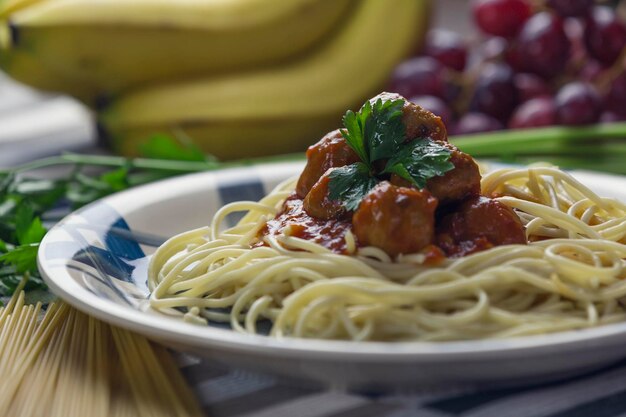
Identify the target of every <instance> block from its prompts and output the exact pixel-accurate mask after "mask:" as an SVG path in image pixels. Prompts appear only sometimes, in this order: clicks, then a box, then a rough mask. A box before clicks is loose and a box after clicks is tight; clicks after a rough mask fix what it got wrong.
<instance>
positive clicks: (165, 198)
mask: <svg viewBox="0 0 626 417" xmlns="http://www.w3.org/2000/svg"><path fill="white" fill-rule="evenodd" d="M343 124H344V126H343V128H341V129H338V130H335V131H333V132H330V133H328V134H327V135H325V136H324V137H323V138H322V139H321V140H320V141H319V142H318V143H316V144H314V145H312V146H311V147H310V148H309V149H308V151H307V154H306V157H307V160H306V163H300V162H293V163H280V164H270V165H259V166H254V167H247V168H241V169H231V170H224V171H219V172H214V173H202V174H194V175H190V176H185V177H180V178H175V179H171V180H166V181H162V182H159V183H154V184H150V185H147V186H143V187H140V188H136V189H132V190H129V191H126V192H123V193H120V194H117V195H113V196H110V197H107V198H105V199H103V200H101V201H99V202H97V203H94V204H92V205H90V206H87V207H86V208H84V209H82V210H79V211H77V212H75V213H73V214H71V215H70V216H68V217H67V218H66V219H64V220H63V221H62V222H60V223H59V224H58V225H57V226H55V227H54V228H53V229H52V230H51V231H50V232H49V233H48V235H47V236H46V238H45V239H44V241H43V243H42V246H41V249H40V252H39V265H40V269H41V270H42V273H43V275H44V277H45V279H46V282H47V283H48V285H49V286H50V287H51V288H52V290H53V291H55V292H56V293H57V294H58V295H59V296H61V297H62V298H64V299H65V300H66V301H68V302H69V303H71V304H73V305H74V306H76V307H77V308H79V309H81V310H83V311H85V312H87V313H89V314H91V315H94V316H96V317H99V318H101V319H102V320H105V321H107V322H110V323H112V324H115V325H118V326H122V327H125V328H128V329H131V330H134V331H137V332H139V333H142V334H145V335H147V336H149V337H151V338H153V339H155V340H158V341H160V342H162V343H165V344H167V345H169V346H173V347H175V348H178V349H182V350H186V351H190V352H194V353H196V354H201V355H204V356H207V357H209V358H213V359H215V360H218V361H222V362H227V363H229V364H230V365H235V366H240V367H243V368H251V369H256V370H261V371H268V372H272V373H277V374H281V375H285V376H289V377H297V378H304V379H313V380H318V381H319V380H321V381H326V382H332V383H340V384H347V385H349V386H382V387H387V386H392V385H401V386H406V385H431V386H432V385H440V384H450V383H459V384H463V383H479V384H480V383H496V382H498V383H499V382H507V383H521V382H526V381H535V382H536V381H539V380H548V379H557V378H561V377H565V376H567V375H571V374H574V373H580V372H584V371H586V370H590V369H593V368H596V367H598V366H602V365H607V364H609V363H611V362H612V361H616V360H618V359H620V358H623V357H625V356H626V350H624V349H623V348H622V346H623V345H624V343H625V342H626V304H625V301H626V204H624V203H623V201H626V179H624V178H622V177H617V176H611V175H605V174H599V173H592V172H565V171H562V170H560V169H559V168H558V167H555V166H550V165H548V164H537V165H532V166H527V167H519V166H515V167H484V166H480V165H479V164H478V163H477V162H476V161H474V159H473V158H472V157H471V156H470V155H467V154H465V153H463V152H462V151H461V150H459V149H458V148H456V147H455V146H454V145H453V144H451V143H450V142H448V140H447V134H446V129H445V126H444V125H443V124H442V122H441V119H440V118H439V117H437V116H435V115H433V114H432V113H430V112H428V111H426V110H424V109H422V108H420V107H419V106H417V105H415V104H412V103H410V102H408V101H406V100H405V99H404V98H402V97H400V96H397V95H394V94H389V93H383V94H380V95H379V96H376V97H374V98H373V99H371V100H369V101H367V102H366V103H365V104H364V105H363V107H362V108H361V109H359V110H358V111H356V112H353V111H348V112H347V113H346V115H345V116H344V118H343Z"/></svg>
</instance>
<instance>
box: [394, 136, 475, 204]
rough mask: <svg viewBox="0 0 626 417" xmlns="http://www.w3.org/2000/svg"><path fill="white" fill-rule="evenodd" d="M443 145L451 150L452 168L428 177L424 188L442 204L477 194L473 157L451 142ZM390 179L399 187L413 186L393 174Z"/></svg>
mask: <svg viewBox="0 0 626 417" xmlns="http://www.w3.org/2000/svg"><path fill="white" fill-rule="evenodd" d="M444 146H445V147H446V148H448V149H449V150H450V151H451V155H450V162H452V164H453V165H454V169H452V170H450V171H448V172H446V173H445V174H444V175H442V176H440V177H433V178H431V179H429V180H428V181H427V182H426V189H427V190H428V191H430V193H431V194H432V195H433V197H435V198H436V199H437V200H439V204H440V205H442V206H444V205H447V204H451V203H455V202H459V201H461V200H464V199H466V198H468V197H471V196H477V195H479V194H480V178H481V177H480V171H479V169H478V165H477V164H476V162H475V161H474V159H473V158H472V157H471V156H469V155H468V154H466V153H463V152H461V151H459V150H458V148H457V147H456V146H454V145H452V144H451V143H445V144H444ZM390 181H391V183H392V184H394V185H398V186H401V187H412V186H413V185H412V184H411V183H410V182H409V181H407V180H405V179H403V178H401V177H399V176H397V175H395V174H394V175H392V176H391V179H390Z"/></svg>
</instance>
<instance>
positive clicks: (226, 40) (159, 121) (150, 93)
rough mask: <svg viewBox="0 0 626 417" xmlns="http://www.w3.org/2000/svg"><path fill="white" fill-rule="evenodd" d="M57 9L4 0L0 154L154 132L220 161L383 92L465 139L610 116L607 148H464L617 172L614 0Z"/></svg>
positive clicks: (9, 157) (118, 143) (618, 41)
mask: <svg viewBox="0 0 626 417" xmlns="http://www.w3.org/2000/svg"><path fill="white" fill-rule="evenodd" d="M61 3H62V5H61V6H55V2H49V1H46V0H37V1H33V0H7V1H5V2H4V3H0V22H1V23H2V25H3V26H2V27H1V28H0V46H1V48H0V67H1V68H2V69H3V70H4V71H5V73H0V166H4V167H6V166H11V165H15V164H18V163H21V162H23V161H26V160H31V159H34V158H38V157H42V156H46V155H51V154H56V153H59V152H62V151H81V152H99V153H100V152H115V153H121V154H124V155H129V156H137V155H144V154H146V153H148V154H150V150H149V149H148V151H147V152H146V149H147V148H146V147H148V148H149V147H150V146H151V145H150V144H151V143H153V142H152V141H153V140H154V138H155V137H160V138H162V137H164V136H166V137H168V138H171V139H172V140H174V141H176V142H178V143H181V144H183V145H186V146H187V145H191V146H193V147H197V148H199V149H201V150H202V151H204V152H209V153H211V154H214V155H216V156H217V157H219V158H220V159H233V158H242V157H256V156H264V155H273V154H282V153H289V152H297V151H301V150H304V149H306V146H307V145H308V144H311V143H313V142H314V141H315V140H316V139H317V138H319V137H320V135H321V134H323V133H324V132H326V131H328V130H330V129H333V128H336V127H338V125H339V123H340V120H341V115H342V114H343V113H344V112H345V110H346V109H347V108H356V107H358V106H359V105H360V104H361V103H362V102H363V100H364V99H366V98H367V97H369V96H371V95H374V94H376V93H377V92H379V91H381V90H382V89H387V90H391V91H395V92H398V93H400V94H402V95H404V96H406V97H407V98H410V99H412V100H414V101H416V102H417V103H418V104H421V105H422V106H424V107H426V108H428V109H430V110H431V111H433V112H434V113H436V114H438V115H440V116H441V117H442V118H443V119H444V121H445V123H446V125H447V126H448V130H449V133H450V134H452V135H457V136H458V137H459V144H465V143H467V142H464V141H465V140H467V139H468V136H467V135H472V134H477V133H478V134H480V133H481V132H490V131H495V132H505V131H506V130H508V129H528V128H537V127H539V128H541V127H546V126H553V125H566V126H579V125H585V126H592V127H593V126H598V124H600V123H604V124H606V123H613V124H615V123H617V124H616V126H617V127H616V128H615V129H613V130H612V131H611V132H609V133H608V134H607V133H606V132H604V131H600V132H599V133H597V136H598V137H600V136H602V135H605V136H606V137H608V139H610V140H609V141H608V142H606V145H607V146H606V147H599V146H597V145H598V144H599V143H600V142H597V143H588V142H581V141H580V137H578V136H577V137H576V138H574V139H575V141H576V147H575V148H577V149H578V150H576V149H574V148H573V147H572V146H571V145H568V144H569V139H570V137H569V136H572V135H569V134H568V133H567V132H565V133H564V132H563V131H558V132H557V131H545V132H544V131H539V133H537V134H539V135H546V136H545V137H546V138H547V139H546V143H548V142H549V145H550V146H547V145H546V146H545V147H544V148H545V149H543V148H541V149H540V147H538V148H536V149H537V150H536V151H535V152H534V153H529V152H526V153H524V152H518V151H514V149H518V148H519V147H518V148H515V147H514V146H513V145H511V146H512V147H511V151H507V141H508V140H509V137H507V136H506V135H505V136H502V135H498V134H495V135H494V134H492V135H493V136H490V138H493V140H491V142H490V143H488V144H487V145H482V144H481V145H480V146H470V147H469V149H470V150H471V151H472V152H473V153H475V154H476V155H477V156H484V157H498V158H505V159H507V158H508V160H511V161H514V162H530V161H533V160H537V159H551V158H552V159H554V160H555V161H556V162H557V163H561V164H562V165H565V166H568V165H571V166H572V167H583V168H587V167H590V168H594V169H595V168H597V169H604V170H607V171H612V172H622V171H624V170H626V168H625V167H623V165H626V164H622V163H621V161H623V157H624V156H626V149H624V144H623V143H621V142H623V141H621V140H620V141H619V142H616V141H615V138H618V139H620V138H621V139H623V137H624V132H623V131H624V128H623V125H622V126H621V127H620V124H619V122H620V121H623V120H624V119H626V71H625V70H624V67H625V62H626V61H625V59H626V53H625V52H624V50H625V46H626V23H625V21H626V16H625V15H624V8H626V2H624V1H622V2H621V3H620V2H619V1H609V0H606V1H594V0H545V1H543V0H483V1H478V2H474V3H471V2H469V1H467V0H437V1H431V2H429V1H427V0H394V1H392V2H377V1H372V0H360V1H352V0H338V1H336V2H320V1H319V0H318V1H313V0H301V1H298V2H284V1H276V2H273V3H268V4H273V6H272V7H271V8H268V7H266V6H263V7H264V9H263V11H264V12H263V13H259V12H258V11H255V10H254V3H255V2H250V4H251V5H252V6H250V7H248V9H249V10H247V12H246V11H245V10H244V11H243V12H242V10H238V11H237V13H234V12H233V11H232V10H228V8H224V10H214V11H213V14H211V15H208V14H207V15H203V13H210V12H211V11H207V10H202V9H198V10H182V9H181V8H178V9H172V10H170V11H167V10H165V11H164V10H147V9H146V10H141V7H140V6H133V5H132V3H128V2H126V4H124V2H121V1H118V2H116V1H111V2H108V3H110V5H109V6H108V7H107V6H106V5H105V6H99V7H100V8H99V9H98V10H95V9H94V8H93V7H94V6H93V5H92V4H90V3H89V2H86V1H84V0H83V1H80V0H73V1H66V2H61ZM103 3H107V2H103ZM234 3H237V2H236V1H235V2H234ZM322 3H323V4H322ZM331 3H332V5H330V4H331ZM56 4H59V3H58V2H57V3H56ZM173 4H175V2H173ZM63 5H64V6H63ZM294 5H299V6H294ZM274 9H275V10H274ZM429 9H430V12H429ZM207 16H209V17H207ZM210 16H216V17H215V18H211V17H210ZM163 19H166V23H163V21H164V20H163ZM281 19H285V20H284V21H282V20H281ZM278 22H281V24H277V23H278ZM427 31H428V32H427ZM215 34H217V35H219V36H215ZM252 40H254V42H252ZM15 80H20V81H21V82H16V81H15ZM620 129H621V130H620ZM594 132H595V131H593V130H592V131H591V132H590V134H592V133H594ZM534 134H535V133H533V135H534ZM574 136H576V135H574ZM579 136H580V135H579ZM572 137H573V136H572ZM469 138H471V136H470V137H469ZM599 140H600V139H598V141H599ZM476 143H478V142H476ZM602 144H605V142H602ZM459 146H460V145H459ZM581 149H582V150H583V151H584V155H581ZM590 149H593V152H595V154H594V153H593V152H592V154H589V152H588V151H589V150H590ZM589 158H593V161H594V163H593V164H588V163H587V164H585V163H584V162H585V160H588V159H589Z"/></svg>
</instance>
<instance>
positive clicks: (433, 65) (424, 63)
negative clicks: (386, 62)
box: [389, 57, 446, 97]
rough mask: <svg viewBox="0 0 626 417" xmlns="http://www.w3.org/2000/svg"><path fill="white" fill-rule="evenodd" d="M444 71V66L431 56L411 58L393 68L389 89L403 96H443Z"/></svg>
mask: <svg viewBox="0 0 626 417" xmlns="http://www.w3.org/2000/svg"><path fill="white" fill-rule="evenodd" d="M444 72H445V67H444V66H443V65H441V64H440V63H439V61H437V60H435V59H433V58H430V57H420V58H412V59H410V60H408V61H405V62H403V63H401V64H400V65H399V66H398V67H397V68H396V69H395V71H394V73H393V74H392V77H391V83H390V86H389V89H390V90H391V91H392V92H395V93H398V94H400V95H402V96H404V97H413V96H421V95H429V96H437V97H443V96H444V92H445V84H446V83H445V80H444Z"/></svg>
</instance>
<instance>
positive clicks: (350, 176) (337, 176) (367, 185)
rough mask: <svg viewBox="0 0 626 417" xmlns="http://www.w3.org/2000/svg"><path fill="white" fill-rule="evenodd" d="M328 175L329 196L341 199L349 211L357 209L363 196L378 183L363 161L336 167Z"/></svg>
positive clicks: (333, 198) (336, 199) (337, 199)
mask: <svg viewBox="0 0 626 417" xmlns="http://www.w3.org/2000/svg"><path fill="white" fill-rule="evenodd" d="M328 176H329V178H330V182H329V184H328V197H329V198H330V199H331V200H334V201H341V202H342V204H343V206H344V207H345V208H346V209H347V210H349V211H354V210H356V209H357V208H358V207H359V204H360V203H361V200H362V199H363V197H365V195H366V194H367V193H368V192H369V191H370V190H371V189H372V188H374V186H375V185H376V184H377V183H378V180H377V179H376V178H375V177H373V176H372V175H371V173H370V170H369V168H368V167H367V165H365V164H364V163H363V162H357V163H354V164H352V165H346V166H343V167H341V168H335V169H333V170H332V171H331V172H330V174H329V175H328Z"/></svg>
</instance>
